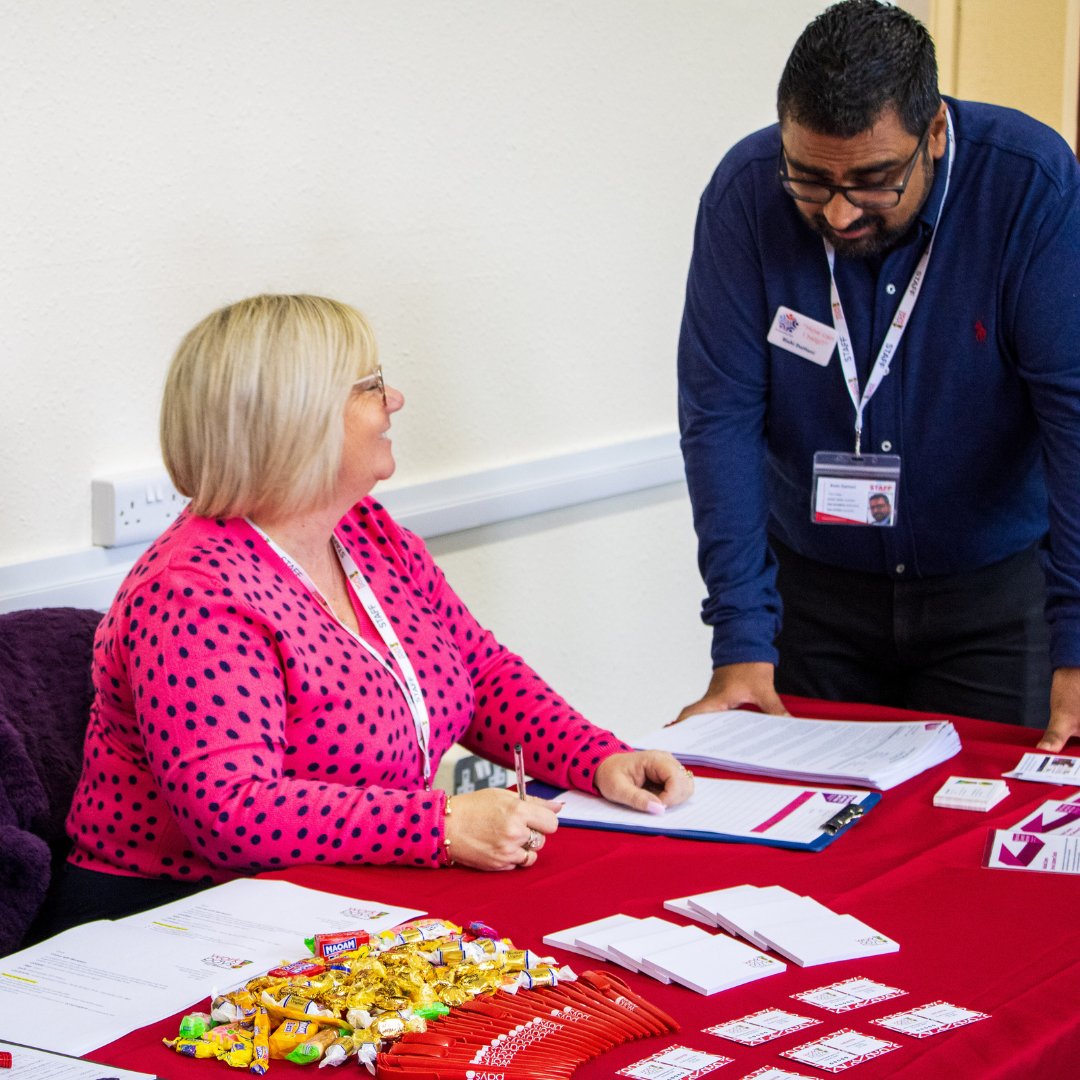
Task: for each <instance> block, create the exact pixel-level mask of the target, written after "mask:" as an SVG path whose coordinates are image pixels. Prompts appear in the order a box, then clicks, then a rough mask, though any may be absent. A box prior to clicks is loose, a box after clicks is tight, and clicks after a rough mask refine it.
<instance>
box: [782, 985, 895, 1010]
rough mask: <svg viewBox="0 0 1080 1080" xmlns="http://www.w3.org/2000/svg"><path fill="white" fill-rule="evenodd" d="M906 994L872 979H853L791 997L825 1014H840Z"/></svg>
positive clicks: (804, 991)
mask: <svg viewBox="0 0 1080 1080" xmlns="http://www.w3.org/2000/svg"><path fill="white" fill-rule="evenodd" d="M906 993H907V991H906V990H900V989H898V988H897V987H895V986H886V985H885V984H884V983H879V982H874V980H873V979H863V978H853V979H842V980H841V981H840V982H835V983H830V984H829V985H828V986H819V987H817V989H815V990H803V991H802V993H799V994H792V995H791V996H792V997H793V998H795V999H796V1000H797V1001H805V1002H806V1003H807V1004H808V1005H816V1006H817V1007H818V1008H819V1009H825V1010H826V1011H827V1012H832V1013H842V1012H848V1011H849V1010H851V1009H861V1008H862V1007H863V1006H864V1005H873V1004H874V1002H876V1001H887V1000H888V999H889V998H894V997H902V996H903V995H904V994H906Z"/></svg>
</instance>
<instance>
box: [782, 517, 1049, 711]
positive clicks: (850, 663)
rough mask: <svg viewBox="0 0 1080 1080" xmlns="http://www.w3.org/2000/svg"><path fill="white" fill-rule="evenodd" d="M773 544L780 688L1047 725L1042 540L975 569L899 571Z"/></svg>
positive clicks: (827, 697) (830, 697)
mask: <svg viewBox="0 0 1080 1080" xmlns="http://www.w3.org/2000/svg"><path fill="white" fill-rule="evenodd" d="M770 542H771V544H772V548H773V551H774V552H775V553H776V557H777V560H778V562H779V570H778V573H777V587H778V588H779V591H780V596H781V598H782V600H783V602H784V618H783V629H782V630H781V633H780V636H779V637H778V638H777V648H778V649H779V652H780V663H779V665H778V667H777V671H776V685H777V689H778V690H779V691H780V692H781V693H788V694H799V695H801V696H804V697H816V698H823V699H825V700H829V701H864V702H867V703H869V704H874V705H887V706H895V707H899V708H904V709H918V710H921V711H924V712H945V713H952V714H954V715H958V716H972V717H976V718H979V719H982V720H999V721H1003V722H1005V723H1010V724H1023V725H1025V726H1027V727H1038V728H1042V727H1045V726H1046V723H1047V720H1048V718H1049V710H1050V677H1051V669H1050V634H1049V629H1048V627H1047V624H1046V619H1045V616H1044V613H1043V608H1044V603H1045V598H1046V582H1045V578H1044V575H1043V570H1042V564H1041V561H1040V557H1039V550H1038V548H1037V547H1033V548H1030V549H1029V550H1027V551H1023V552H1020V553H1019V554H1018V555H1013V556H1011V557H1010V558H1008V559H1005V560H1004V561H1003V562H1000V563H996V564H994V565H993V566H988V567H985V568H983V569H981V570H974V571H972V572H971V573H967V574H956V575H948V576H944V577H933V578H921V579H918V578H913V579H911V580H909V581H901V580H894V579H892V578H889V577H886V576H884V575H880V574H864V573H858V572H854V571H850V570H841V569H838V568H837V567H833V566H827V565H825V564H823V563H819V562H816V561H814V560H812V559H806V558H804V557H803V556H801V555H797V554H796V553H795V552H793V551H792V550H791V549H790V548H787V547H785V546H784V545H783V544H781V543H779V542H778V541H777V540H775V539H773V540H771V541H770Z"/></svg>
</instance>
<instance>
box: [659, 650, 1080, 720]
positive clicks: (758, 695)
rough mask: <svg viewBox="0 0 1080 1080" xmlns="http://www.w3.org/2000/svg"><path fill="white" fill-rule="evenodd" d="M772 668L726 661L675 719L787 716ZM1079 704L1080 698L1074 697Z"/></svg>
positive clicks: (769, 665) (765, 665) (760, 664)
mask: <svg viewBox="0 0 1080 1080" xmlns="http://www.w3.org/2000/svg"><path fill="white" fill-rule="evenodd" d="M774 674H775V668H774V667H773V665H772V664H765V663H752V664H727V665H725V666H724V667H718V668H716V669H715V670H714V671H713V675H712V679H711V680H710V681H709V689H708V690H706V691H705V696H704V697H703V698H701V699H700V700H698V701H695V702H694V703H693V704H692V705H687V706H686V708H685V709H683V711H682V712H681V713H679V716H678V719H677V720H676V721H675V723H676V724H677V723H678V722H679V720H685V719H686V718H687V717H688V716H693V715H694V714H695V713H703V712H723V711H724V710H725V709H738V708H740V707H741V706H743V705H756V706H757V708H759V709H760V710H761V711H762V712H767V713H772V714H773V715H774V716H787V715H788V711H787V709H785V708H784V703H783V702H782V701H781V700H780V698H779V697H778V696H777V694H776V687H775V685H774V683H773V678H774ZM1077 703H1078V705H1080V697H1078V698H1077Z"/></svg>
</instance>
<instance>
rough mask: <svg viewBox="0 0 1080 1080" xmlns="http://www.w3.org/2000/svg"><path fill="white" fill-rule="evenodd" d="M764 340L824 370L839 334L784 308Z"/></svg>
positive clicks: (826, 326)
mask: <svg viewBox="0 0 1080 1080" xmlns="http://www.w3.org/2000/svg"><path fill="white" fill-rule="evenodd" d="M765 340H766V341H768V342H769V344H770V345H776V346H778V347H779V348H781V349H785V350H787V351H788V352H790V353H794V354H795V355H796V356H801V357H802V358H803V359H804V360H809V361H810V362H811V363H814V364H818V365H820V366H821V367H825V366H826V365H827V364H828V362H829V361H830V360H831V359H832V354H833V350H834V349H835V348H836V331H835V330H834V329H833V328H832V327H831V326H829V325H828V324H827V323H823V322H818V321H817V319H811V318H810V317H809V316H808V315H800V314H799V312H797V311H794V310H792V309H791V308H789V307H783V306H781V307H778V308H777V309H776V315H775V316H774V317H773V321H772V326H771V327H769V333H768V336H767V337H766V339H765Z"/></svg>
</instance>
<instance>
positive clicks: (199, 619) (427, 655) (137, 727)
mask: <svg viewBox="0 0 1080 1080" xmlns="http://www.w3.org/2000/svg"><path fill="white" fill-rule="evenodd" d="M336 533H337V536H338V537H339V539H340V540H341V541H342V543H343V544H344V545H345V546H346V548H347V549H348V550H349V552H350V553H351V555H352V556H353V558H354V559H355V561H356V563H357V565H358V566H359V567H360V569H361V570H362V571H363V572H364V575H365V576H366V577H367V579H368V581H369V582H370V584H371V587H372V589H373V591H374V593H375V595H376V596H377V597H378V599H379V602H380V603H381V604H382V606H383V609H384V610H385V612H386V614H387V616H388V617H389V618H390V620H391V621H392V622H393V623H394V625H395V628H396V630H397V633H398V636H399V638H400V640H401V642H402V644H403V645H404V647H405V649H406V650H407V651H408V654H409V657H410V659H411V661H412V664H413V667H414V668H415V670H416V675H417V678H418V680H419V683H420V686H421V688H422V690H423V694H424V698H425V701H426V703H427V708H428V712H429V715H430V719H431V734H430V748H431V757H432V767H433V769H434V768H435V767H437V765H438V761H439V759H440V758H441V757H442V755H443V754H444V753H445V752H446V750H447V749H448V748H449V747H450V746H451V745H452V744H453V743H455V742H457V741H461V742H462V743H463V744H464V745H465V746H466V747H467V748H468V749H469V750H472V751H474V752H476V753H479V754H482V755H483V756H484V757H487V758H489V759H491V760H493V761H496V762H498V763H500V764H503V765H509V764H510V763H511V762H512V760H513V746H514V743H516V742H521V743H523V744H524V746H525V760H526V769H527V771H528V773H529V774H530V775H531V776H534V777H536V778H537V779H541V780H545V781H547V782H549V783H552V784H555V785H558V786H560V787H577V788H582V789H584V790H591V789H592V785H593V777H594V774H595V771H596V767H597V765H598V764H599V763H600V762H601V761H602V760H603V759H604V758H606V757H608V756H610V755H611V754H614V753H618V752H621V751H626V750H629V749H630V748H629V747H628V746H626V745H625V744H624V743H622V742H620V741H619V740H618V739H616V738H615V737H614V736H613V735H612V734H610V733H609V732H607V731H603V730H601V729H600V728H597V727H595V726H593V725H592V724H590V723H588V721H586V720H585V719H584V718H583V717H582V716H580V715H579V714H578V713H576V712H575V711H574V710H573V709H571V708H570V706H569V705H567V703H566V702H565V701H564V700H563V699H562V698H561V697H559V695H558V694H556V693H555V692H554V691H553V690H552V689H551V688H550V687H548V686H547V685H546V684H545V683H544V681H543V680H542V679H541V678H540V677H539V676H538V675H537V674H536V672H534V671H533V670H532V669H531V668H529V667H528V665H527V664H525V663H524V661H523V660H522V659H521V658H520V657H519V656H516V655H515V654H514V653H512V652H510V651H509V650H507V649H506V648H504V647H503V646H502V645H500V644H499V642H498V641H496V640H495V638H494V637H493V636H492V635H491V634H490V633H489V632H488V631H487V630H485V629H484V628H483V627H481V626H480V625H479V624H478V623H477V622H476V620H475V619H474V618H473V617H472V615H470V613H469V611H468V609H467V608H466V607H465V605H464V604H462V602H461V601H460V600H459V599H458V597H457V595H456V594H455V593H454V591H453V589H451V587H450V586H449V585H448V584H447V582H446V579H445V578H444V577H443V575H442V572H441V571H440V570H439V569H438V567H437V566H436V565H435V564H434V562H433V561H432V559H431V556H430V554H429V553H428V551H427V549H426V548H425V547H424V544H423V542H422V541H421V540H420V539H419V538H418V537H416V536H414V535H413V534H412V533H410V532H409V531H408V530H406V529H403V528H402V527H400V526H399V525H397V524H396V523H395V522H394V521H393V520H392V518H391V517H390V515H389V514H388V513H387V512H386V510H385V509H383V508H382V507H381V506H380V505H379V504H378V503H376V502H374V501H373V500H371V499H370V498H369V499H365V500H364V501H363V502H361V503H359V504H358V505H357V506H355V507H354V508H353V510H352V511H350V512H349V514H347V515H346V516H345V517H344V518H343V519H342V521H341V522H340V523H339V524H338V527H337V530H336ZM354 607H355V609H356V612H357V617H358V618H359V619H360V625H361V630H362V631H363V632H364V634H363V636H364V638H365V640H367V641H368V642H369V643H370V644H372V645H373V646H375V649H376V651H377V652H378V653H379V654H380V656H381V657H382V663H380V662H379V660H377V659H376V658H374V657H372V656H371V655H370V654H369V653H368V651H367V650H365V649H363V648H362V647H360V646H359V645H358V644H357V642H356V640H355V638H353V637H352V636H351V635H350V634H349V633H348V632H347V631H346V630H345V629H344V628H343V627H342V626H341V625H340V624H339V623H338V622H337V621H336V620H335V619H334V618H333V617H332V616H331V615H330V614H329V613H328V612H327V611H326V609H325V608H324V607H323V606H322V605H321V604H320V603H319V602H318V600H316V598H315V597H314V596H313V595H312V594H311V593H310V592H309V591H308V589H307V588H306V587H305V586H304V585H303V584H302V583H301V582H300V580H299V579H298V578H297V577H296V576H295V575H294V574H293V573H292V572H291V571H290V570H289V569H288V568H287V567H286V566H285V564H284V563H283V562H282V560H281V559H280V558H279V557H278V555H277V554H276V553H275V552H274V551H273V550H272V549H271V548H270V547H269V545H268V544H267V543H266V542H265V541H264V540H263V539H262V537H260V536H259V535H258V533H256V532H255V530H254V529H252V527H251V526H250V525H249V524H248V523H247V522H245V521H244V520H243V519H240V518H234V519H230V520H227V521H215V520H210V519H208V518H200V517H196V516H194V515H192V514H188V513H185V514H183V515H181V517H180V518H179V519H178V520H177V522H176V523H175V524H174V525H173V526H172V527H171V528H170V529H169V530H168V531H167V532H166V533H165V534H164V535H163V536H162V537H161V538H160V539H159V540H157V541H156V542H155V543H154V544H153V545H152V546H151V547H150V548H149V549H148V550H147V552H146V553H145V554H144V555H143V556H142V557H141V558H140V559H139V561H138V562H137V563H136V564H135V566H134V567H133V569H132V571H131V573H130V574H129V575H128V577H127V579H126V580H125V582H124V584H123V586H122V587H121V589H120V591H119V593H118V594H117V597H116V600H115V601H114V603H113V605H112V607H111V609H110V610H109V613H108V615H107V616H106V618H105V619H104V620H103V622H102V624H101V627H100V628H99V630H98V634H97V639H96V641H95V645H94V683H95V688H96V697H95V701H94V705H93V709H92V713H91V718H90V725H89V728H88V731H87V737H86V749H85V757H84V764H83V773H82V777H81V780H80V782H79V786H78V789H77V791H76V793H75V799H74V803H73V806H72V810H71V813H70V815H69V818H68V831H69V833H70V834H71V837H72V840H73V842H74V849H73V851H72V854H71V856H70V861H71V862H73V863H74V864H75V865H78V866H83V867H86V868H88V869H91V870H98V871H104V872H107V873H116V874H126V875H134V876H141V877H166V878H174V879H177V880H188V881H193V882H207V883H210V882H219V881H224V880H227V879H229V878H231V877H234V876H236V875H237V874H245V873H254V872H258V871H260V870H268V869H274V868H277V867H282V866H287V865H290V864H294V863H320V862H325V863H399V864H406V865H416V866H437V865H438V864H439V862H440V861H441V858H442V852H443V843H442V841H443V836H442V828H443V814H444V804H445V796H444V795H443V794H442V792H440V791H437V790H436V791H426V790H424V782H423V770H422V761H421V755H420V752H419V748H418V744H417V739H416V733H415V728H414V725H413V718H412V714H411V713H410V712H409V709H408V706H407V704H406V702H405V698H404V696H403V694H402V692H401V690H400V689H399V687H398V685H397V684H396V682H395V681H394V679H393V678H392V676H391V674H390V672H389V671H388V670H387V667H386V666H384V665H390V664H391V663H392V661H391V660H390V659H389V650H388V649H387V648H386V647H385V646H384V644H383V642H382V640H381V639H380V638H379V637H378V635H377V634H376V633H375V631H374V628H373V627H371V623H370V620H369V619H368V617H367V615H366V613H365V612H364V610H363V608H362V607H361V606H360V605H359V604H354Z"/></svg>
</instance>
